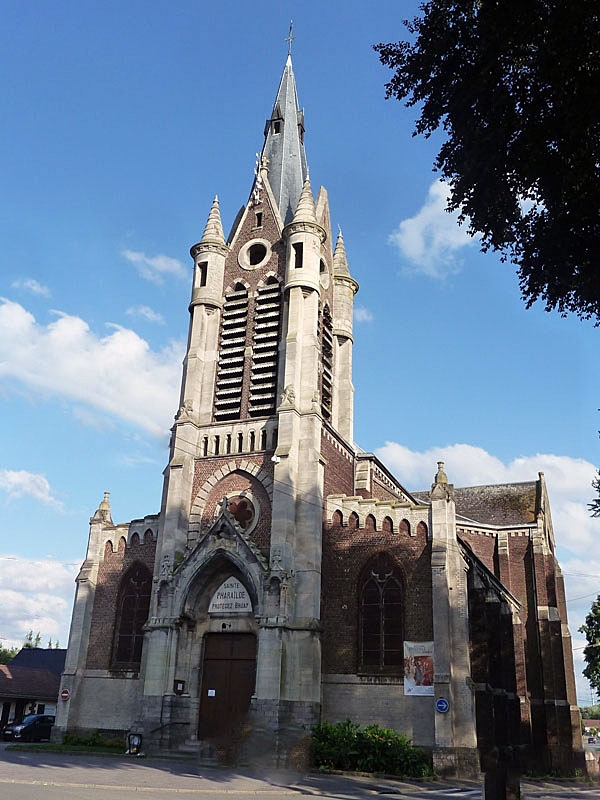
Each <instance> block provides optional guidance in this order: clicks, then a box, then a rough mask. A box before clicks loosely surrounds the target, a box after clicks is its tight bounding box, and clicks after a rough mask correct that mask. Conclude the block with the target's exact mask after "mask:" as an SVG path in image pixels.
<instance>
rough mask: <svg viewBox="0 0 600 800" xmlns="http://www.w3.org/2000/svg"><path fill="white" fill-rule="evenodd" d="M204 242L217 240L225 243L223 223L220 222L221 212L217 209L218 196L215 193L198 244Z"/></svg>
mask: <svg viewBox="0 0 600 800" xmlns="http://www.w3.org/2000/svg"><path fill="white" fill-rule="evenodd" d="M204 242H218V243H219V244H225V237H224V236H223V225H222V224H221V212H220V211H219V198H218V196H217V195H215V199H214V200H213V202H212V206H211V209H210V213H209V215H208V220H207V222H206V227H205V228H204V233H203V234H202V238H201V239H200V244H202V243H204Z"/></svg>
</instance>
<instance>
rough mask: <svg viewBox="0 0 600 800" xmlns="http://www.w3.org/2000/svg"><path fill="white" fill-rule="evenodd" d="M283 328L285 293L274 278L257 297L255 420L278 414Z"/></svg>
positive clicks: (252, 388) (252, 394)
mask: <svg viewBox="0 0 600 800" xmlns="http://www.w3.org/2000/svg"><path fill="white" fill-rule="evenodd" d="M280 328H281V290H280V288H279V283H278V281H277V280H276V279H275V278H271V279H269V281H268V282H267V283H266V285H264V286H259V287H258V291H257V295H256V307H255V311H254V332H253V333H254V335H253V341H252V368H251V374H250V399H249V402H248V414H249V415H250V416H251V417H264V416H267V415H268V414H272V413H274V411H275V403H276V399H277V361H278V354H279V334H280Z"/></svg>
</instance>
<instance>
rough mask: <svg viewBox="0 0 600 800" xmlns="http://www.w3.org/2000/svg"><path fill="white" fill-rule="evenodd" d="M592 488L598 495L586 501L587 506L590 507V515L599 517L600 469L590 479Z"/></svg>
mask: <svg viewBox="0 0 600 800" xmlns="http://www.w3.org/2000/svg"><path fill="white" fill-rule="evenodd" d="M592 488H593V489H594V491H595V492H596V494H597V495H598V497H595V498H594V499H593V500H592V502H591V503H588V508H589V509H590V512H591V514H592V517H600V469H599V470H598V472H597V473H596V477H595V478H594V480H593V481H592Z"/></svg>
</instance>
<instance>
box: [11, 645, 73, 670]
mask: <svg viewBox="0 0 600 800" xmlns="http://www.w3.org/2000/svg"><path fill="white" fill-rule="evenodd" d="M66 657H67V651H66V649H62V648H44V647H23V648H22V649H21V650H19V652H18V653H17V655H16V656H15V657H14V658H13V659H12V660H11V662H10V666H11V667H28V668H30V669H38V670H40V669H41V670H48V672H51V673H52V674H53V675H56V676H57V677H58V678H60V676H61V674H62V671H63V669H64V668H65V658H66Z"/></svg>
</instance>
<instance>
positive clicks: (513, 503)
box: [414, 481, 537, 525]
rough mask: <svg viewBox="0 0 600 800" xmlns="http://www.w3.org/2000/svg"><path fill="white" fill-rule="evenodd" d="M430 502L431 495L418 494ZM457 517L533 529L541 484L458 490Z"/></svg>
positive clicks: (417, 496)
mask: <svg viewBox="0 0 600 800" xmlns="http://www.w3.org/2000/svg"><path fill="white" fill-rule="evenodd" d="M414 496H415V497H416V498H418V499H419V500H424V501H426V502H428V501H429V493H428V492H415V493H414ZM454 499H455V501H456V513H457V515H460V516H461V517H467V518H468V519H471V520H474V521H475V522H480V523H482V524H483V525H531V524H532V523H534V522H535V519H536V510H537V482H536V481H527V482H525V483H498V484H495V485H493V486H468V487H464V488H462V489H454Z"/></svg>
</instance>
